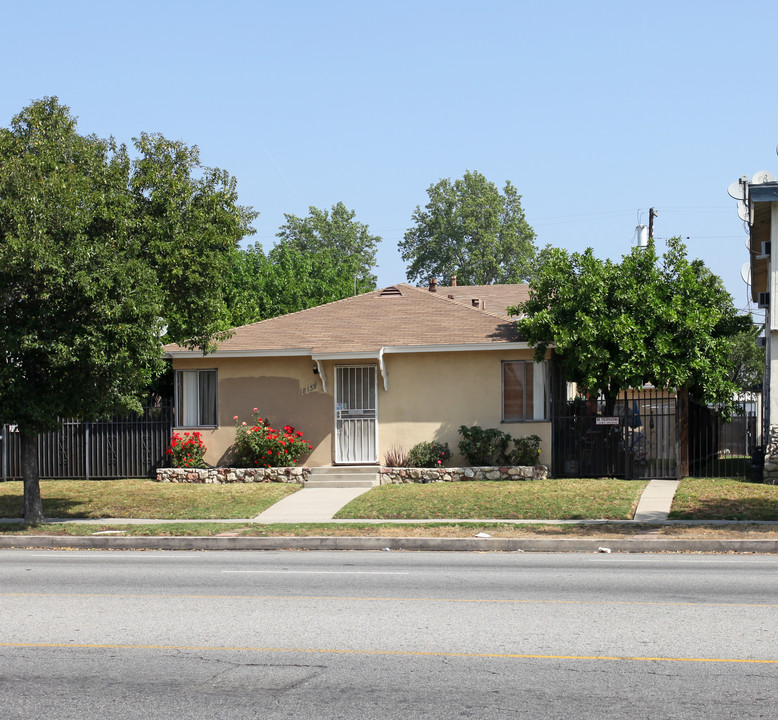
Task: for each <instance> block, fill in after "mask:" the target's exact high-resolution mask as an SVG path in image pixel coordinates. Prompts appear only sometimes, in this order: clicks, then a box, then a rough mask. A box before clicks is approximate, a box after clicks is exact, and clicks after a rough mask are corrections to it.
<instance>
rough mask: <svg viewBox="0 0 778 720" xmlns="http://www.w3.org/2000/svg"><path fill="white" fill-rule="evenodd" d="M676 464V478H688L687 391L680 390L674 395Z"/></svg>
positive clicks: (685, 389) (684, 389)
mask: <svg viewBox="0 0 778 720" xmlns="http://www.w3.org/2000/svg"><path fill="white" fill-rule="evenodd" d="M675 429H676V449H677V452H676V462H677V463H678V468H677V477H678V479H679V480H680V479H681V478H685V477H689V389H688V388H680V389H679V390H678V393H677V395H676V421H675Z"/></svg>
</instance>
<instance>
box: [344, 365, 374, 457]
mask: <svg viewBox="0 0 778 720" xmlns="http://www.w3.org/2000/svg"><path fill="white" fill-rule="evenodd" d="M376 380H377V375H376V366H375V365H361V366H360V365H349V366H347V367H340V366H339V367H336V368H335V462H336V463H341V464H355V465H356V464H361V463H367V464H373V463H377V462H378V439H377V433H378V423H377V422H376V420H377V403H376V401H377V392H376V388H377V385H376Z"/></svg>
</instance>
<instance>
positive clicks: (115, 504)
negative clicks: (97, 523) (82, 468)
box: [0, 480, 300, 520]
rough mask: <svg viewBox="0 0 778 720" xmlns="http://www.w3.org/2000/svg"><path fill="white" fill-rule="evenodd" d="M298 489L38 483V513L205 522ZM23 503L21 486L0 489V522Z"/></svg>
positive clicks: (247, 514) (241, 514) (247, 513)
mask: <svg viewBox="0 0 778 720" xmlns="http://www.w3.org/2000/svg"><path fill="white" fill-rule="evenodd" d="M299 488H300V486H299V485H290V484H287V483H229V484H225V485H200V484H192V485H189V484H183V483H182V484H178V483H158V482H154V481H153V480H41V497H42V498H43V512H44V513H45V515H46V517H52V518H108V517H113V518H151V519H155V520H156V519H160V520H162V519H164V520H178V519H182V520H184V519H192V520H201V519H202V520H207V519H211V518H213V519H219V518H251V517H255V516H256V515H259V513H261V512H262V511H263V510H266V509H267V508H268V507H270V506H271V505H273V504H274V503H276V502H278V501H279V500H281V499H282V498H284V497H286V496H287V495H289V494H291V493H293V492H296V491H297V490H298V489H299ZM23 497H24V488H23V485H22V483H21V482H5V483H0V517H8V518H16V517H20V516H21V515H22V507H23Z"/></svg>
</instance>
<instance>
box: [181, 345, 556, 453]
mask: <svg viewBox="0 0 778 720" xmlns="http://www.w3.org/2000/svg"><path fill="white" fill-rule="evenodd" d="M531 357H532V351H530V350H512V351H481V352H451V353H411V354H386V355H385V356H384V362H385V367H386V371H387V376H388V391H385V390H384V385H383V378H382V377H381V375H380V373H379V374H378V385H379V388H378V419H379V431H378V460H379V462H380V463H383V460H384V455H385V454H386V451H387V450H389V449H390V448H391V447H393V446H395V447H399V448H402V449H404V450H405V451H408V450H410V449H411V447H413V446H414V445H415V444H416V443H418V442H421V441H422V440H437V441H438V442H447V443H448V444H449V447H450V448H451V451H452V457H451V460H450V461H449V464H450V465H454V466H456V465H462V464H464V458H462V456H461V455H460V454H459V453H458V450H457V445H458V443H459V441H460V439H461V437H460V436H459V433H458V429H459V426H460V425H480V426H481V427H484V428H487V427H495V428H499V429H501V430H503V431H504V432H507V433H509V434H510V435H512V436H514V437H522V436H525V435H539V436H540V437H541V439H542V446H541V447H542V455H541V462H543V463H545V464H550V462H551V455H550V453H551V423H550V422H520V423H503V422H501V415H502V366H501V362H502V361H503V360H528V359H530V358H531ZM337 364H342V365H347V364H349V363H346V362H343V363H337ZM352 364H355V365H360V364H372V363H371V362H370V361H355V362H354V363H352ZM335 365H336V363H335V362H332V361H327V362H324V363H323V367H324V373H325V376H326V378H327V391H328V392H327V393H326V394H325V393H324V392H323V388H322V379H321V377H320V376H319V375H316V374H314V373H313V367H314V366H315V363H314V362H313V361H312V360H311V358H310V357H299V358H294V357H293V358H215V357H212V356H211V357H197V358H191V359H190V358H187V359H178V358H177V359H175V360H174V361H173V366H174V368H175V369H176V370H185V369H193V368H215V369H216V370H218V380H219V385H218V393H219V395H218V401H219V419H218V420H219V427H218V428H215V429H201V430H200V431H201V432H202V434H203V440H204V442H205V444H206V446H207V448H208V452H207V454H206V458H205V459H206V461H207V462H209V463H211V464H213V465H224V464H229V461H230V446H231V445H232V443H233V441H234V438H235V424H234V420H233V416H234V415H238V416H239V421H243V420H246V421H249V420H250V418H251V412H252V408H254V407H257V408H259V410H260V412H261V413H262V416H263V417H266V418H268V419H269V420H270V422H271V424H274V425H286V424H289V425H294V426H295V427H296V428H297V429H298V430H301V431H302V432H303V434H304V436H305V439H306V440H308V441H309V442H310V443H311V444H312V445H313V446H314V450H313V452H312V453H311V455H310V456H309V457H308V458H307V459H304V460H303V462H304V464H305V465H308V466H311V467H316V466H321V465H330V464H332V462H333V460H334V438H333V428H334V422H335V420H334V417H335V409H334V402H335V401H334V396H333V390H334V387H333V386H334V382H335V369H334V368H335Z"/></svg>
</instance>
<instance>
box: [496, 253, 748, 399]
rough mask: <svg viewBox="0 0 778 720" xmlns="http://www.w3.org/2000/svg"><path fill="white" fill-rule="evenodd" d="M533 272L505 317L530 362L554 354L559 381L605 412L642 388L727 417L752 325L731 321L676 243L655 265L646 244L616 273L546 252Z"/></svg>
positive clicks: (700, 269) (727, 308) (719, 291)
mask: <svg viewBox="0 0 778 720" xmlns="http://www.w3.org/2000/svg"><path fill="white" fill-rule="evenodd" d="M537 272H538V274H537V276H536V277H535V278H533V279H532V280H531V281H530V299H529V300H528V301H527V302H525V303H522V304H521V305H518V306H516V307H514V308H510V310H511V311H512V313H513V314H516V315H522V317H521V319H519V320H518V322H517V326H518V330H519V332H520V333H521V335H522V336H523V337H525V338H526V339H527V341H528V342H529V343H530V345H531V346H533V347H535V350H536V358H537V359H539V360H540V359H542V358H543V357H544V356H545V353H546V349H547V348H548V347H549V346H552V345H553V346H554V348H555V350H556V357H557V361H558V362H559V363H560V364H561V367H562V370H563V372H564V374H565V376H566V377H567V379H568V380H571V381H574V382H577V383H578V384H579V386H580V387H581V388H582V389H584V390H586V391H588V392H590V393H594V394H597V393H602V394H603V396H604V397H605V399H606V403H607V404H608V405H610V407H611V408H612V406H613V403H614V402H615V400H616V397H617V395H618V393H619V391H620V390H622V389H625V388H627V387H636V388H640V387H642V386H643V385H644V384H645V383H652V384H654V385H656V386H658V387H673V388H688V389H689V390H690V391H691V392H692V393H694V394H695V395H696V396H697V397H698V398H699V399H700V400H702V401H704V402H706V403H720V404H722V405H723V406H724V407H725V408H726V407H729V405H730V404H731V402H732V399H733V393H734V392H736V391H737V390H738V386H737V383H736V382H735V378H734V377H733V376H732V375H731V373H730V370H731V368H730V366H729V358H730V353H731V352H732V349H733V338H735V337H736V336H737V335H738V334H739V333H741V332H744V331H746V330H749V329H750V327H751V324H752V323H751V318H750V317H748V316H741V315H738V313H737V311H736V309H735V308H734V306H733V304H732V298H731V297H730V295H729V294H728V293H727V292H726V290H725V289H724V286H723V283H722V281H721V279H720V278H719V277H717V276H716V275H714V274H713V273H712V272H710V270H708V268H707V267H705V265H704V264H703V263H702V262H701V261H699V260H691V261H690V260H689V259H688V258H687V255H686V248H685V246H684V245H683V243H682V242H681V241H680V239H678V238H674V239H671V240H669V241H668V248H667V251H666V252H665V254H664V255H663V256H662V257H661V258H660V257H658V256H657V253H656V250H655V247H654V244H653V243H650V244H649V246H648V247H647V248H645V249H640V248H634V249H633V251H632V252H631V253H630V254H629V255H626V256H624V257H623V258H622V260H621V262H620V263H613V262H611V261H609V260H605V261H603V260H599V259H597V258H596V257H595V256H594V253H593V252H592V250H591V249H588V250H587V251H586V252H584V253H572V254H570V253H567V252H566V251H564V250H560V249H549V250H547V251H544V262H543V263H541V264H540V265H539V267H538V271H537Z"/></svg>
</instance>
